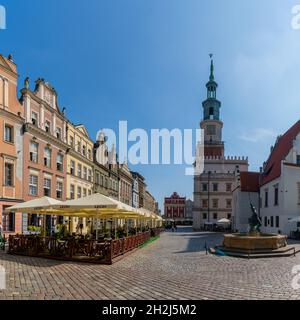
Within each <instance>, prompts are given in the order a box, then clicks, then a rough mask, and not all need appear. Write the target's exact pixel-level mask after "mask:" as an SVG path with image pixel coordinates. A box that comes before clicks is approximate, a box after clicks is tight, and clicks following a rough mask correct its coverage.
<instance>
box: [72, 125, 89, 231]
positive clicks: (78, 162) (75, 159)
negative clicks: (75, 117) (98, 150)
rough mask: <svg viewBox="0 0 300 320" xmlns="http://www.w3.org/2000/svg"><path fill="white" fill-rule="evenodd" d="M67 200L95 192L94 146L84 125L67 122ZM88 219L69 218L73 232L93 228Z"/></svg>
mask: <svg viewBox="0 0 300 320" xmlns="http://www.w3.org/2000/svg"><path fill="white" fill-rule="evenodd" d="M67 143H68V145H69V149H68V151H67V195H66V198H67V200H73V199H79V198H82V197H86V196H88V195H91V194H92V193H93V189H94V164H93V146H94V143H93V141H92V140H91V139H90V137H89V134H88V132H87V130H86V128H85V126H84V125H73V124H71V123H67ZM92 222H93V221H90V220H88V219H85V218H82V219H79V218H71V219H69V231H70V232H71V233H73V232H76V233H82V234H85V233H87V232H88V231H90V230H91V228H92Z"/></svg>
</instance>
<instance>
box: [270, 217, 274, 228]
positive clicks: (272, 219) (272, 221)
mask: <svg viewBox="0 0 300 320" xmlns="http://www.w3.org/2000/svg"><path fill="white" fill-rule="evenodd" d="M270 224H271V227H274V217H273V216H271V223H270Z"/></svg>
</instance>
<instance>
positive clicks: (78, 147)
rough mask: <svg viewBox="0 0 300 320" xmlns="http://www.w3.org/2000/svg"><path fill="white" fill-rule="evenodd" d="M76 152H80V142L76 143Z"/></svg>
mask: <svg viewBox="0 0 300 320" xmlns="http://www.w3.org/2000/svg"><path fill="white" fill-rule="evenodd" d="M77 152H81V142H80V141H78V144H77Z"/></svg>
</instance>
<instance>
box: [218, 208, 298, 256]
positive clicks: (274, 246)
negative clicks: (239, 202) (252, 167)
mask: <svg viewBox="0 0 300 320" xmlns="http://www.w3.org/2000/svg"><path fill="white" fill-rule="evenodd" d="M250 207H251V211H252V216H251V218H250V219H249V226H250V230H249V232H247V233H233V234H225V235H224V240H223V245H222V246H218V247H216V249H217V250H216V251H222V252H223V253H225V254H226V255H230V256H238V257H247V258H260V257H271V256H272V257H273V256H290V255H294V254H295V248H294V247H291V246H288V244H287V236H286V235H281V234H272V233H262V232H260V227H261V220H260V218H259V216H258V214H257V212H256V209H255V207H254V206H253V205H252V203H250Z"/></svg>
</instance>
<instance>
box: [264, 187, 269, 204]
mask: <svg viewBox="0 0 300 320" xmlns="http://www.w3.org/2000/svg"><path fill="white" fill-rule="evenodd" d="M268 198H269V192H268V189H266V190H265V207H267V206H268V202H269V199H268Z"/></svg>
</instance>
